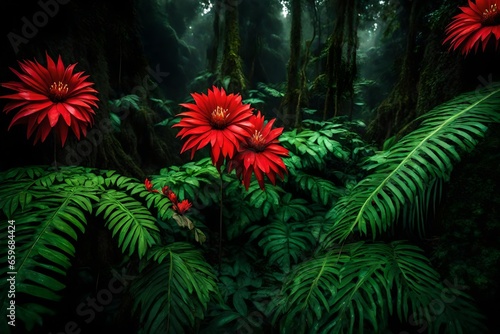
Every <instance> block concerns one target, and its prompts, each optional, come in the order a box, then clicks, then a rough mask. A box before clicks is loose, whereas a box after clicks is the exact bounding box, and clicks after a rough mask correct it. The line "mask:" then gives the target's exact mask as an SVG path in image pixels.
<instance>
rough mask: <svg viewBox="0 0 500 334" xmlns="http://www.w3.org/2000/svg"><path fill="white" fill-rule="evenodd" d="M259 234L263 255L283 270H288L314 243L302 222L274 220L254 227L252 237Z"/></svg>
mask: <svg viewBox="0 0 500 334" xmlns="http://www.w3.org/2000/svg"><path fill="white" fill-rule="evenodd" d="M259 235H262V237H261V239H260V240H259V246H261V247H262V249H263V250H264V255H266V256H269V263H270V264H277V265H278V266H279V267H280V268H281V269H282V270H283V271H284V272H288V271H289V270H290V268H291V266H292V265H293V264H295V263H297V262H298V261H299V259H300V257H301V256H302V255H303V254H304V252H306V251H307V250H309V249H310V248H311V245H313V244H314V243H315V239H314V237H313V235H312V234H311V233H310V232H309V230H308V229H307V226H306V225H305V224H303V223H302V222H298V223H291V222H290V223H287V222H285V221H283V220H274V221H273V222H272V223H271V224H269V225H265V226H263V227H260V228H258V229H256V230H255V231H254V233H253V234H252V238H255V237H257V236H259Z"/></svg>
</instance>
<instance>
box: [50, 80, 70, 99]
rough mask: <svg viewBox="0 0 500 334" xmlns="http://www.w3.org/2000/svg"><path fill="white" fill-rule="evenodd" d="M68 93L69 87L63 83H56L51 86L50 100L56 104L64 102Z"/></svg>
mask: <svg viewBox="0 0 500 334" xmlns="http://www.w3.org/2000/svg"><path fill="white" fill-rule="evenodd" d="M67 93H68V85H67V84H63V83H62V82H61V81H59V82H58V83H56V82H54V83H53V84H52V85H50V89H49V94H50V99H51V100H52V101H54V102H59V101H62V100H64V98H65V97H66V94H67Z"/></svg>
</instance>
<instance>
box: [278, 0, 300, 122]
mask: <svg viewBox="0 0 500 334" xmlns="http://www.w3.org/2000/svg"><path fill="white" fill-rule="evenodd" d="M301 1H302V0H292V1H291V4H292V8H291V16H292V26H291V31H290V59H289V60H288V68H287V73H288V78H287V87H286V92H285V97H284V99H283V102H282V104H281V109H282V111H283V115H284V117H285V119H283V120H282V122H283V123H284V125H285V126H290V125H292V124H293V125H294V126H295V127H299V126H300V120H301V100H302V98H303V96H302V89H301V82H302V80H303V79H302V78H301V68H302V66H301V56H302V54H301V44H302V22H301V21H302V4H301ZM292 122H293V123H292Z"/></svg>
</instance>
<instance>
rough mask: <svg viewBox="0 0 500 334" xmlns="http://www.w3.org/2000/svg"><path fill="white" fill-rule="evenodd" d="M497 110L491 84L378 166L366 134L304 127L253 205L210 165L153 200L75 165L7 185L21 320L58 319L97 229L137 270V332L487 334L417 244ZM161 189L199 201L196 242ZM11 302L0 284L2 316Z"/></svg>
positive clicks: (35, 170)
mask: <svg viewBox="0 0 500 334" xmlns="http://www.w3.org/2000/svg"><path fill="white" fill-rule="evenodd" d="M499 107H500V87H499V86H497V85H493V86H490V87H488V88H485V89H483V90H481V91H476V92H473V93H468V94H463V95H461V96H459V97H457V98H456V99H454V100H452V101H450V102H448V103H445V104H442V105H440V106H438V107H436V108H434V109H433V110H432V111H430V112H429V113H428V114H426V115H424V116H423V117H422V118H421V119H419V121H420V125H419V127H418V128H417V129H416V130H415V131H413V132H411V133H410V134H408V135H407V136H406V137H404V138H402V139H400V140H399V141H398V142H396V143H395V144H394V145H392V146H391V147H390V148H388V149H387V150H384V151H380V152H375V149H374V148H372V147H371V146H370V145H368V144H367V143H365V142H363V140H362V139H361V138H360V136H359V135H358V134H357V132H356V131H354V130H353V128H355V127H359V126H362V125H361V124H357V123H353V122H347V121H345V120H343V119H341V118H337V119H331V120H329V121H325V122H319V121H312V120H307V121H304V122H303V129H301V130H298V129H294V130H291V131H285V132H284V133H283V135H282V136H281V137H280V142H281V144H282V145H283V146H284V147H285V148H286V149H287V150H288V151H289V152H290V153H289V156H288V157H286V158H284V159H283V161H284V163H285V165H286V168H287V170H288V174H287V175H285V179H284V180H283V181H281V180H276V181H277V182H276V184H274V185H272V184H270V185H266V188H265V191H263V190H262V189H261V187H260V185H259V180H258V179H257V178H255V177H253V178H252V179H251V181H250V183H249V186H248V191H247V190H246V189H245V187H244V185H243V184H242V181H241V180H240V179H239V178H238V177H237V175H236V173H234V172H233V173H219V171H218V170H217V167H216V166H214V165H213V164H212V162H213V161H212V160H211V158H210V157H208V154H207V156H206V157H205V158H202V159H199V160H196V161H192V162H188V163H186V164H184V165H182V166H171V167H168V168H165V169H162V170H161V171H159V173H158V174H157V175H151V176H150V178H149V180H150V183H147V184H146V186H145V184H144V181H143V180H136V179H134V178H130V177H126V176H123V175H120V174H118V173H116V172H114V171H109V170H98V169H92V168H84V167H62V168H58V169H55V168H52V167H45V166H33V167H23V168H15V169H11V170H8V171H4V172H2V173H0V183H1V187H0V209H1V215H2V217H1V219H2V220H1V221H2V224H1V230H0V240H2V245H1V250H0V251H1V253H0V259H1V261H3V263H6V262H7V256H8V253H7V249H8V248H7V247H6V242H7V240H8V233H9V232H8V224H7V221H8V220H15V226H16V239H15V242H16V262H15V270H16V271H17V276H16V279H17V284H16V289H17V290H16V293H17V294H19V295H20V296H22V298H21V297H20V298H19V299H18V300H19V303H18V304H17V305H16V306H17V311H16V314H17V316H18V320H19V321H20V322H22V323H23V324H22V325H23V326H25V328H27V329H28V330H33V329H35V328H38V327H39V326H43V324H44V323H45V322H46V321H47V319H51V316H52V315H53V314H54V312H53V308H52V306H53V304H54V303H55V302H58V301H60V300H61V298H62V296H63V294H64V291H65V289H67V288H68V286H71V285H72V284H73V283H72V282H71V281H69V280H68V273H69V272H70V270H71V268H72V266H73V265H74V263H75V254H77V252H78V247H79V240H80V239H81V238H82V237H83V236H84V235H85V234H86V233H89V232H88V231H89V230H90V229H91V228H96V226H97V227H99V228H101V229H104V230H107V231H109V234H110V235H111V237H112V239H113V242H114V247H115V248H116V249H117V250H118V251H119V253H120V254H121V255H122V259H123V260H125V261H127V262H129V263H130V264H131V265H132V266H134V268H135V270H136V272H137V277H136V278H135V279H134V280H133V282H132V283H131V284H130V285H129V286H128V287H127V289H126V294H127V296H129V297H130V300H131V305H132V306H131V307H130V311H131V316H133V317H134V319H135V321H136V323H137V329H138V330H139V331H142V332H144V333H151V332H168V333H179V332H199V333H214V332H237V331H243V330H246V331H250V330H259V331H262V332H266V331H269V332H270V331H279V332H280V333H281V332H282V333H288V332H290V333H296V332H304V333H305V332H310V333H364V332H367V333H379V332H383V331H387V330H390V329H391V326H394V324H397V325H396V326H399V327H401V326H403V327H405V328H413V329H415V330H422V331H423V330H427V331H429V333H440V332H443V331H444V330H446V332H448V333H463V332H465V333H467V332H481V331H483V327H482V316H481V314H480V313H479V312H478V310H477V309H476V307H475V306H474V301H473V300H472V299H471V298H470V297H469V296H468V295H467V293H466V291H464V289H463V287H462V286H461V285H460V284H459V283H457V282H452V283H450V281H449V280H448V278H446V277H440V275H439V274H438V273H437V271H436V270H435V269H434V267H433V264H432V263H431V262H430V261H429V253H428V252H427V250H424V249H423V248H422V247H420V244H419V242H418V240H419V238H423V237H424V236H425V230H426V229H425V228H426V227H427V226H428V219H427V218H428V217H429V215H431V214H432V209H433V208H435V207H437V206H439V204H440V202H439V200H440V192H441V186H442V184H443V183H444V182H446V181H448V179H449V177H450V171H451V170H452V168H453V166H454V164H455V163H456V162H457V161H458V160H459V159H460V157H461V156H463V155H464V154H465V153H466V152H469V151H471V150H472V149H473V148H474V147H475V145H476V144H477V143H478V140H479V139H480V138H481V137H482V136H484V134H485V133H486V131H487V129H488V124H489V123H491V122H499V118H498V112H497V110H498V109H499ZM166 186H167V187H168V188H164V187H166ZM165 189H168V191H172V192H173V193H175V194H176V195H175V196H176V197H175V198H176V199H177V198H179V200H181V199H183V200H184V199H187V200H189V201H190V202H191V203H192V207H191V208H189V209H188V210H185V211H183V212H182V215H183V216H185V218H186V219H189V221H190V222H192V224H193V226H196V227H195V228H193V229H191V228H186V226H187V225H183V224H182V222H186V221H185V220H180V218H179V217H178V216H176V214H177V213H176V212H174V210H173V207H172V203H173V202H172V201H171V198H172V196H173V195H172V194H171V193H169V192H167V190H165ZM162 190H164V191H162ZM164 194H167V195H164ZM221 204H222V205H221ZM219 209H220V211H219ZM219 214H220V215H221V216H220V217H221V218H222V222H223V228H222V230H221V229H219V225H218V222H219V219H218V218H219ZM176 217H177V218H176ZM214 217H217V218H214ZM179 222H181V223H179ZM197 231H198V232H197ZM221 231H222V234H220V232H221ZM401 231H403V232H411V233H414V235H417V236H419V233H420V237H417V238H414V239H413V241H407V240H403V239H406V238H405V236H406V235H407V234H405V233H403V232H401ZM196 233H198V234H196ZM201 233H203V235H205V236H206V241H205V242H203V243H201V242H200V240H199V237H200V235H201ZM400 239H401V240H400ZM420 240H421V239H420ZM220 252H222V253H220ZM6 272H7V269H6V268H5V267H2V272H1V274H3V275H5V274H6ZM8 289H9V286H8V282H7V281H5V280H3V281H1V282H0V290H1V291H0V293H1V294H0V298H1V302H0V303H1V305H2V307H3V308H4V309H5V308H6V307H7V305H8V302H9V301H8V299H7V290H8ZM20 325H21V324H20ZM1 331H2V332H5V333H7V331H8V328H6V327H4V328H2V330H1Z"/></svg>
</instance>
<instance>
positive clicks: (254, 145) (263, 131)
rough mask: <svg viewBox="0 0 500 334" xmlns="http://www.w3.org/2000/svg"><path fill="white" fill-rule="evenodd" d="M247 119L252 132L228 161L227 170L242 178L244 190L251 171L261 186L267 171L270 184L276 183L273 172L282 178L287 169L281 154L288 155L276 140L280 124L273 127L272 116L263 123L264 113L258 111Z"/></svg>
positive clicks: (248, 181) (247, 184)
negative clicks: (233, 171) (250, 123)
mask: <svg viewBox="0 0 500 334" xmlns="http://www.w3.org/2000/svg"><path fill="white" fill-rule="evenodd" d="M250 121H251V122H252V129H251V131H252V132H251V133H252V135H251V136H250V137H247V138H246V140H245V142H243V143H242V144H241V147H240V149H239V151H238V153H237V154H236V155H235V157H234V158H233V159H232V160H231V161H230V163H229V165H228V170H229V172H230V171H231V170H233V169H234V170H236V175H237V176H238V177H239V178H241V179H242V181H243V184H244V185H245V188H246V189H247V190H248V187H249V185H250V179H251V177H252V173H254V174H255V177H256V178H257V181H258V182H259V186H260V188H261V189H264V175H267V177H268V178H269V180H271V182H272V184H276V175H278V176H279V177H280V178H281V179H283V177H284V176H283V174H284V173H285V172H286V171H287V170H286V166H285V164H284V163H283V159H282V158H281V157H286V156H288V150H287V149H286V148H284V147H283V146H281V144H280V143H279V141H278V137H279V136H280V135H281V133H282V132H283V128H275V129H273V124H274V122H275V121H276V119H272V120H270V121H269V122H268V123H267V124H264V116H261V115H260V111H259V112H258V113H257V115H253V116H252V118H251V119H250Z"/></svg>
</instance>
